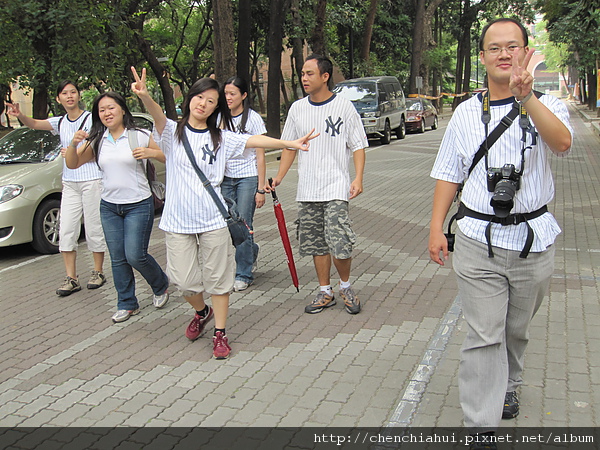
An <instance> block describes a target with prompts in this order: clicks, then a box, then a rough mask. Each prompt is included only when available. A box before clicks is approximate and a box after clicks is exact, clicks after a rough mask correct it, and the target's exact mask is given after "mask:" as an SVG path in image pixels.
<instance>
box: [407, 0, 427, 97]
mask: <svg viewBox="0 0 600 450" xmlns="http://www.w3.org/2000/svg"><path fill="white" fill-rule="evenodd" d="M424 17H425V0H416V13H415V22H414V25H413V32H412V40H413V42H412V56H411V59H410V80H409V81H408V92H409V94H416V93H417V77H418V76H420V75H419V73H420V70H421V61H423V47H424V42H423V19H424Z"/></svg>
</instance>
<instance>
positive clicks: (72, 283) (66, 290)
mask: <svg viewBox="0 0 600 450" xmlns="http://www.w3.org/2000/svg"><path fill="white" fill-rule="evenodd" d="M80 290H81V285H80V284H79V280H78V279H77V278H71V277H69V276H67V277H65V281H64V282H63V284H62V285H61V286H60V287H59V288H58V289H57V290H56V295H60V296H61V297H66V296H67V295H71V294H72V293H73V292H77V291H80Z"/></svg>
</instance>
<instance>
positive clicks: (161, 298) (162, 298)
mask: <svg viewBox="0 0 600 450" xmlns="http://www.w3.org/2000/svg"><path fill="white" fill-rule="evenodd" d="M168 301H169V291H165V292H164V293H163V294H162V295H156V294H155V295H154V297H153V298H152V304H153V305H154V306H155V307H156V308H162V307H163V306H165V305H166V304H167V302H168Z"/></svg>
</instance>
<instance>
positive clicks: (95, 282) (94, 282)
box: [87, 270, 106, 289]
mask: <svg viewBox="0 0 600 450" xmlns="http://www.w3.org/2000/svg"><path fill="white" fill-rule="evenodd" d="M104 283H106V277H105V276H104V274H103V273H102V272H99V271H97V270H92V276H91V277H90V279H89V280H88V284H87V288H88V289H98V288H99V287H100V286H102V285H103V284H104Z"/></svg>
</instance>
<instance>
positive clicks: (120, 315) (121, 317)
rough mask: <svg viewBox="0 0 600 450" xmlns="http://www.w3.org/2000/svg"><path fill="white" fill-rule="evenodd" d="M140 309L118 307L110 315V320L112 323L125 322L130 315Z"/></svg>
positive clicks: (133, 314)
mask: <svg viewBox="0 0 600 450" xmlns="http://www.w3.org/2000/svg"><path fill="white" fill-rule="evenodd" d="M139 312H140V309H139V308H138V309H120V310H118V311H117V312H116V313H114V315H113V316H112V321H113V322H114V323H119V322H125V321H126V320H127V319H129V318H130V317H131V316H135V315H136V314H139Z"/></svg>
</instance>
